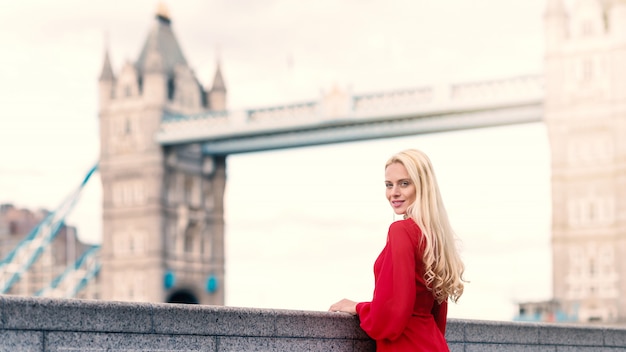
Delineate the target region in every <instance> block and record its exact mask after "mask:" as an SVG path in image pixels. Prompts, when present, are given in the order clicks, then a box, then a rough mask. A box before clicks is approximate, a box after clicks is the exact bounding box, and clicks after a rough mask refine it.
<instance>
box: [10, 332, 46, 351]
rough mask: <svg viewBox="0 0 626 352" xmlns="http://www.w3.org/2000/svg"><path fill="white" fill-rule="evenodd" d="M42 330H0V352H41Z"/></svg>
mask: <svg viewBox="0 0 626 352" xmlns="http://www.w3.org/2000/svg"><path fill="white" fill-rule="evenodd" d="M43 350H44V349H43V332H41V331H17V330H0V352H16V351H19V352H41V351H43Z"/></svg>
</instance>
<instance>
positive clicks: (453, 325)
mask: <svg viewBox="0 0 626 352" xmlns="http://www.w3.org/2000/svg"><path fill="white" fill-rule="evenodd" d="M465 324H466V321H465V320H460V319H449V320H448V323H447V325H446V341H448V345H450V343H451V342H464V341H465Z"/></svg>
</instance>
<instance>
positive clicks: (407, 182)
mask: <svg viewBox="0 0 626 352" xmlns="http://www.w3.org/2000/svg"><path fill="white" fill-rule="evenodd" d="M409 184H410V183H409V181H402V182H401V183H400V186H402V187H408V186H409Z"/></svg>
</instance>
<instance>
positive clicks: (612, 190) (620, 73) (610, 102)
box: [517, 0, 626, 323]
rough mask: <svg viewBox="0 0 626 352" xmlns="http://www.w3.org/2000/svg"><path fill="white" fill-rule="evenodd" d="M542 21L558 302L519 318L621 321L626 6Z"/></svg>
mask: <svg viewBox="0 0 626 352" xmlns="http://www.w3.org/2000/svg"><path fill="white" fill-rule="evenodd" d="M544 20H545V30H546V37H545V38H546V61H545V70H544V71H545V82H546V98H545V122H546V126H547V129H548V133H549V140H550V144H551V152H552V212H553V214H552V257H553V301H549V302H543V303H542V304H541V303H535V304H531V303H524V304H521V305H520V312H519V313H520V314H519V316H518V317H517V319H518V320H535V319H539V320H545V318H548V319H552V320H555V321H559V320H561V321H576V322H582V323H587V322H603V323H606V322H609V323H624V322H626V298H625V297H626V261H624V258H626V143H625V142H624V141H626V138H624V136H626V65H625V64H624V63H625V62H626V1H621V0H620V1H617V0H615V1H611V0H607V1H602V0H577V1H574V3H573V6H572V7H571V8H570V9H569V10H568V9H567V8H566V7H565V4H564V2H563V1H562V0H548V1H547V8H546V12H545V17H544ZM544 313H545V314H544Z"/></svg>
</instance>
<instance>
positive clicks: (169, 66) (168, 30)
mask: <svg viewBox="0 0 626 352" xmlns="http://www.w3.org/2000/svg"><path fill="white" fill-rule="evenodd" d="M155 21H156V23H154V26H153V27H152V29H151V30H150V33H148V38H146V41H145V43H144V46H143V49H142V50H141V53H140V54H139V58H138V59H137V62H136V67H137V70H138V71H139V73H140V75H143V73H144V72H145V71H146V70H151V71H152V72H154V68H153V67H147V61H148V56H151V57H156V56H160V60H161V63H160V66H161V69H162V70H163V72H164V73H166V74H172V72H173V71H174V67H176V65H179V64H180V65H184V66H187V60H186V59H185V56H184V55H183V52H182V50H181V48H180V45H179V44H178V40H176V36H175V35H174V31H173V30H172V25H171V17H170V14H169V11H168V10H167V7H165V5H164V4H163V3H162V2H160V3H159V7H158V9H157V13H156V20H155Z"/></svg>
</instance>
